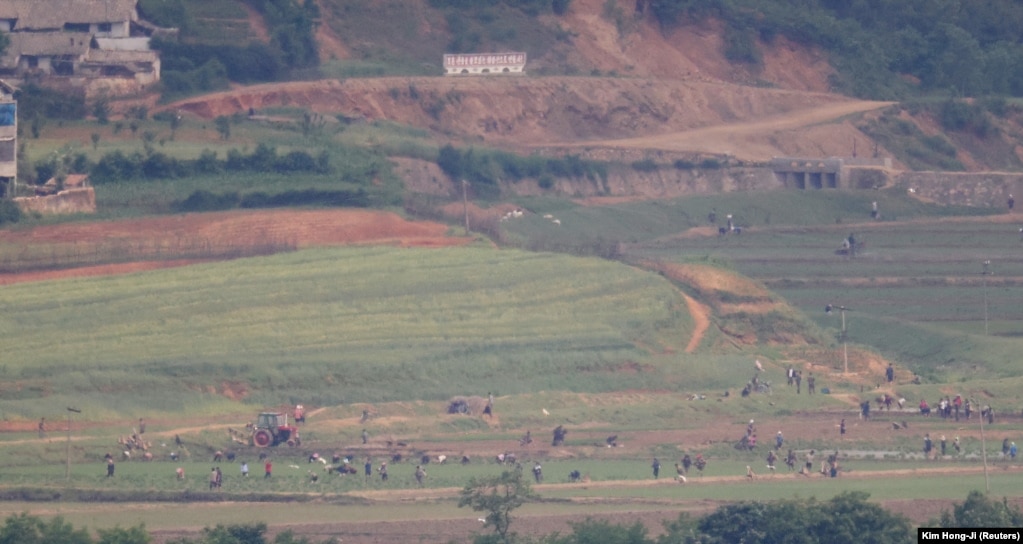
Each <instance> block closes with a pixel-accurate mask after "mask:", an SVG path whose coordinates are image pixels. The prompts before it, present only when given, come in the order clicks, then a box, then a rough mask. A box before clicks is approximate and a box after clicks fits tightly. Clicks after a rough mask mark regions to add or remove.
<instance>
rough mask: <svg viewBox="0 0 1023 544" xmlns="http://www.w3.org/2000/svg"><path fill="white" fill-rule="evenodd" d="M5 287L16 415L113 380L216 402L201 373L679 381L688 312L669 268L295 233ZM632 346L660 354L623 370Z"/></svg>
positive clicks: (371, 384)
mask: <svg viewBox="0 0 1023 544" xmlns="http://www.w3.org/2000/svg"><path fill="white" fill-rule="evenodd" d="M0 299H2V300H3V304H4V306H5V307H6V308H7V309H8V312H6V313H5V316H6V317H5V318H3V319H0V333H2V334H4V335H5V336H7V337H11V338H18V339H19V340H18V342H16V343H14V344H12V345H11V346H10V348H9V350H8V358H7V359H6V362H5V364H4V365H3V371H4V372H6V373H9V375H11V376H17V377H18V379H19V380H23V382H22V383H24V384H25V385H24V386H23V387H22V388H21V390H19V391H7V392H6V394H4V395H3V396H2V399H3V400H0V410H2V411H3V414H4V417H8V418H10V417H17V416H19V415H20V417H35V416H36V415H37V412H38V411H39V410H40V409H42V410H46V408H44V407H43V406H41V405H39V403H38V401H39V400H40V399H41V398H43V397H48V398H50V400H51V401H52V400H54V399H53V397H52V396H51V395H52V393H50V391H51V390H53V391H60V392H62V393H64V394H69V395H73V396H77V397H78V401H79V402H82V403H84V404H86V405H87V406H88V407H89V408H90V409H91V410H90V411H91V412H92V413H93V414H94V415H95V417H98V418H103V417H106V416H109V415H111V414H112V413H113V412H114V411H116V410H118V409H119V406H116V405H115V406H112V405H110V404H109V401H108V399H107V398H106V396H105V393H104V391H103V389H104V388H105V387H107V386H110V387H116V388H125V389H127V390H131V391H140V390H142V389H143V388H152V389H155V390H158V391H160V393H158V394H155V395H152V396H147V397H145V398H139V397H137V396H135V395H131V396H127V397H125V398H124V399H123V402H126V403H139V402H140V401H141V402H145V404H146V405H147V407H148V408H150V409H155V410H157V411H192V410H196V409H201V407H202V406H203V405H205V404H206V403H210V402H212V403H213V404H214V405H217V404H220V402H221V401H220V400H218V398H217V397H216V396H212V397H210V396H208V395H206V394H203V393H200V392H199V391H198V390H201V389H203V384H204V383H211V382H212V383H217V382H219V381H220V380H240V381H243V382H245V383H249V384H252V385H253V386H255V385H257V384H267V385H269V384H273V385H272V387H271V388H270V389H262V390H257V391H254V392H253V395H252V396H251V397H250V398H249V399H247V402H248V403H250V404H260V403H266V404H274V403H276V402H280V400H282V399H293V400H295V401H301V399H305V401H306V402H309V403H315V404H317V405H332V404H340V403H350V402H370V401H394V400H401V399H442V398H447V397H449V396H451V395H455V394H470V393H474V394H480V393H481V392H483V391H486V390H488V389H497V390H500V391H503V392H505V393H525V392H529V391H535V390H540V389H573V390H584V391H585V390H588V391H600V390H611V389H617V388H620V387H623V386H624V387H636V388H649V387H653V386H655V385H657V384H663V383H664V382H665V380H669V381H670V379H671V378H670V373H669V372H668V369H670V363H671V361H672V360H673V358H659V357H658V356H657V352H660V351H661V350H662V349H665V348H667V347H672V348H675V349H677V348H678V345H679V343H680V342H681V341H682V340H683V339H684V338H685V337H686V331H687V330H688V327H689V326H690V325H689V323H690V317H689V314H688V311H687V309H686V307H685V304H684V303H683V302H682V301H681V299H680V298H679V295H678V294H677V293H676V292H674V289H673V288H672V287H671V285H670V284H668V283H666V282H665V281H664V280H663V279H661V278H659V277H658V276H656V275H653V274H650V273H646V272H641V271H637V270H635V269H632V268H629V267H626V266H623V265H620V264H615V263H610V262H607V261H602V260H598V259H578V258H572V257H566V256H560V255H554V254H532V253H524V252H517V251H502V252H494V251H493V250H489V249H483V248H477V249H451V250H410V249H392V248H376V249H337V250H315V251H300V252H294V253H288V254H282V255H278V256H274V257H268V258H261V259H239V260H235V261H230V262H224V263H219V264H207V265H197V266H192V267H188V268H185V269H176V270H164V271H157V272H151V273H144V274H135V275H129V276H113V277H107V278H94V279H80V280H71V281H61V282H53V283H34V284H21V285H13V286H9V287H7V288H6V289H5V290H4V293H3V295H2V297H0ZM641 346H649V347H650V348H654V354H651V353H649V352H647V350H646V348H643V347H641ZM630 359H634V360H639V361H643V362H644V364H649V365H650V372H644V373H638V374H635V375H633V376H631V377H623V376H620V375H618V374H616V373H615V369H616V368H618V367H619V365H621V364H622V363H621V361H627V360H630ZM573 373H581V374H580V375H577V376H573ZM570 380H571V382H570ZM570 383H571V384H570ZM104 384H107V385H104ZM26 390H32V391H36V394H30V393H27V391H26ZM90 390H91V391H93V392H92V393H89V391H90ZM85 397H91V399H89V400H87V399H86V398H85Z"/></svg>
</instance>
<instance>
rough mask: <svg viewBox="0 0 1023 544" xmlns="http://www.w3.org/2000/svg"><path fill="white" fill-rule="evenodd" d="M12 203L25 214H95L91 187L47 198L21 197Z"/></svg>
mask: <svg viewBox="0 0 1023 544" xmlns="http://www.w3.org/2000/svg"><path fill="white" fill-rule="evenodd" d="M14 202H15V203H16V204H17V205H18V207H19V208H21V211H23V212H26V213H40V214H44V215H54V214H67V213H96V191H95V190H93V188H92V187H82V188H80V189H67V190H65V191H61V192H59V193H57V194H55V195H49V196H21V197H17V198H15V199H14Z"/></svg>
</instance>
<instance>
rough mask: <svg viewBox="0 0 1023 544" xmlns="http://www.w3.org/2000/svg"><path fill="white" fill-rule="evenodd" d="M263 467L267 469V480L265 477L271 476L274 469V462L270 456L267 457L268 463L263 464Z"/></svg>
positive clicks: (265, 474) (265, 475) (264, 475)
mask: <svg viewBox="0 0 1023 544" xmlns="http://www.w3.org/2000/svg"><path fill="white" fill-rule="evenodd" d="M263 468H265V469H266V473H264V474H263V479H264V480H265V479H267V478H269V477H270V476H271V474H273V470H274V465H273V463H271V462H270V459H269V458H267V460H266V464H265V465H263Z"/></svg>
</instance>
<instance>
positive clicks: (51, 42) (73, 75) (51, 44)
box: [0, 0, 160, 97]
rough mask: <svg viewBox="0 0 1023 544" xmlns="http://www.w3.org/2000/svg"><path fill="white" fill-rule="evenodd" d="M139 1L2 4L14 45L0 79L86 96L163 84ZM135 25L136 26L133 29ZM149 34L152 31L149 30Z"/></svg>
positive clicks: (2, 19) (1, 23) (0, 26)
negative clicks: (31, 81) (33, 81)
mask: <svg viewBox="0 0 1023 544" xmlns="http://www.w3.org/2000/svg"><path fill="white" fill-rule="evenodd" d="M137 3H138V0H0V32H3V33H5V34H6V35H7V36H8V37H9V38H10V45H9V46H8V47H7V49H6V51H5V52H4V54H3V56H0V77H5V78H9V79H11V80H14V81H16V82H18V81H22V80H24V78H26V77H40V78H43V79H40V82H41V83H43V84H47V83H48V81H47V79H46V78H50V81H49V82H50V83H54V84H59V85H60V86H68V85H70V86H72V87H76V88H81V89H84V90H85V93H86V96H87V97H88V96H90V95H97V94H100V93H108V94H114V95H116V94H122V93H129V94H130V93H134V92H138V91H140V90H141V89H142V88H143V87H145V86H146V85H149V84H151V83H154V82H156V81H159V79H160V58H159V55H158V54H157V53H156V52H155V51H152V50H150V49H149V40H148V37H146V36H132V31H133V29H135V30H136V31H137V30H138V29H139V28H143V27H142V26H138V23H139V19H138V10H137V9H136V6H137ZM133 25H135V26H133ZM145 28H149V27H145Z"/></svg>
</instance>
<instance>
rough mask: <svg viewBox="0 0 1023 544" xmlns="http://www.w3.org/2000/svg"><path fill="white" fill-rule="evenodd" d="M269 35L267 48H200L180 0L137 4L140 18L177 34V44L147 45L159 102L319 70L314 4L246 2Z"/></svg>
mask: <svg viewBox="0 0 1023 544" xmlns="http://www.w3.org/2000/svg"><path fill="white" fill-rule="evenodd" d="M249 3H250V4H251V5H252V6H253V7H255V8H256V9H257V10H259V11H260V12H261V13H262V15H263V19H264V21H265V22H266V24H267V26H268V29H269V32H270V43H269V44H263V43H259V42H256V41H252V42H249V43H242V44H224V43H206V42H205V41H204V39H205V38H206V37H204V36H199V35H197V34H196V33H195V32H194V31H193V29H194V28H196V26H197V25H195V21H194V20H193V19H192V17H191V14H190V13H189V11H188V10H187V9H186V7H185V3H184V2H183V0H143V1H142V2H140V4H139V8H140V11H141V13H142V16H143V17H145V18H146V19H148V20H150V21H152V22H154V23H156V24H158V25H161V26H167V27H175V28H178V29H179V31H180V34H181V38H182V39H181V40H177V39H160V38H154V39H153V40H152V43H151V45H152V47H153V48H154V49H157V50H159V51H160V59H161V63H162V67H163V73H162V75H161V78H162V80H163V87H164V94H165V96H164V97H165V98H168V97H173V96H179V95H184V94H192V93H196V92H208V91H213V90H217V89H223V88H226V87H227V84H228V80H230V81H238V82H242V83H251V82H260V81H277V80H280V79H282V78H284V77H285V76H286V75H287V74H288V73H289V72H290V71H291V70H292V69H301V68H308V67H313V66H317V65H318V64H319V51H318V49H317V44H316V35H315V34H316V32H315V26H314V25H315V21H316V20H317V19H318V18H319V16H320V12H319V8H318V7H317V5H316V3H315V2H314V0H304V1H303V2H294V1H292V0H250V2H249Z"/></svg>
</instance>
